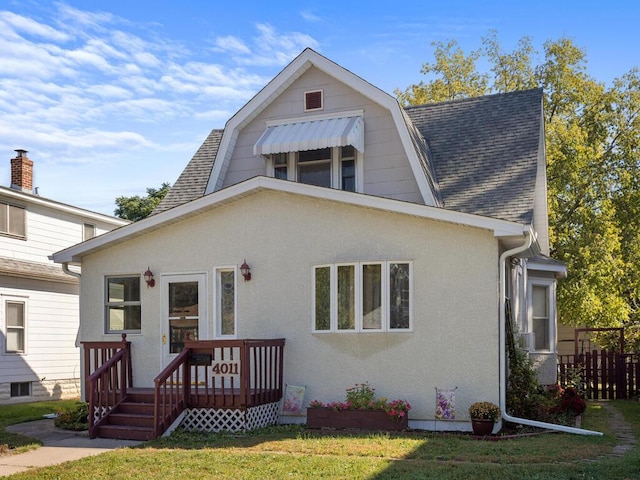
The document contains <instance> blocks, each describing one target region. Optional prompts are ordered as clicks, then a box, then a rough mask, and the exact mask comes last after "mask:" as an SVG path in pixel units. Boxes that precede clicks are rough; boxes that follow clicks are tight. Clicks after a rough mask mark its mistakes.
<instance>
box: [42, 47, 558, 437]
mask: <svg viewBox="0 0 640 480" xmlns="http://www.w3.org/2000/svg"><path fill="white" fill-rule="evenodd" d="M542 113H543V112H542V91H541V90H528V91H521V92H513V93H508V94H499V95H492V96H486V97H479V98H471V99H464V100H460V101H452V102H444V103H437V104H431V105H422V106H416V107H411V108H406V109H403V108H402V107H401V106H400V105H399V104H398V102H397V100H396V99H395V98H393V97H391V96H390V95H388V94H387V93H385V92H383V91H382V90H380V89H378V88H376V87H375V86H373V85H371V84H370V83H368V82H366V81H365V80H363V79H362V78H360V77H358V76H356V75H354V74H353V73H351V72H350V71H348V70H346V69H344V68H343V67H341V66H339V65H337V64H335V63H333V62H331V61H330V60H328V59H327V58H325V57H323V56H321V55H319V54H318V53H316V52H314V51H313V50H310V49H307V50H305V51H303V52H302V53H301V54H300V55H299V56H298V57H297V58H296V59H294V60H293V61H292V62H291V63H290V64H289V65H288V66H287V67H286V68H285V69H284V70H283V71H282V72H281V73H279V74H278V75H277V76H276V77H275V78H274V79H273V80H272V81H271V82H269V83H268V84H267V85H266V86H265V87H264V88H263V89H262V90H261V91H260V92H259V93H258V94H257V95H256V96H255V97H254V98H252V99H251V100H250V101H249V102H248V103H247V104H246V105H245V106H244V107H242V108H241V109H240V110H239V111H238V112H237V113H236V114H235V115H234V116H233V117H232V118H231V119H230V120H229V121H228V122H227V124H226V126H225V128H224V130H213V131H212V132H211V133H210V135H209V136H208V138H207V139H206V140H205V141H204V143H203V145H202V146H201V147H200V149H199V150H198V151H197V152H196V154H195V155H194V157H193V159H192V160H191V161H190V162H189V164H188V165H187V166H186V168H185V170H184V171H183V173H182V174H181V175H180V177H179V178H178V180H177V181H176V183H175V185H174V186H173V188H172V189H171V191H170V192H169V193H168V195H167V196H166V197H165V199H164V200H163V202H162V203H161V204H160V206H159V207H158V209H157V210H156V212H155V214H154V215H152V216H151V217H149V218H147V219H144V220H141V221H139V222H136V223H134V224H132V225H129V226H127V227H124V228H121V229H118V230H116V231H113V232H110V233H107V234H105V235H103V236H101V237H99V238H95V239H92V240H89V241H88V242H85V243H83V244H81V245H77V246H73V247H70V248H68V249H65V250H63V251H61V252H58V253H56V254H55V255H54V260H55V261H56V262H58V263H62V264H63V265H67V264H68V265H81V267H82V293H81V305H80V308H81V313H82V315H81V317H82V322H81V327H80V337H81V340H83V341H88V342H98V341H109V340H111V341H118V340H119V337H120V334H122V333H126V334H127V337H126V339H127V340H128V341H130V342H131V356H132V364H133V365H132V370H133V386H134V387H152V386H153V385H154V378H155V377H156V375H158V373H159V372H160V371H161V370H162V369H163V368H164V367H165V366H167V365H168V364H169V363H170V362H172V361H176V360H175V359H176V358H177V356H178V352H180V351H181V349H182V347H183V342H184V332H185V331H189V333H190V335H191V337H190V338H191V339H198V340H205V339H247V338H249V339H275V338H284V339H285V340H286V347H285V348H284V367H283V375H284V382H285V383H286V384H292V385H300V386H306V397H305V404H308V402H309V401H310V400H312V399H318V400H321V401H325V402H327V401H336V400H342V399H343V396H344V390H345V388H347V387H349V386H351V385H353V384H355V383H362V382H369V383H370V384H371V385H372V386H373V387H375V388H376V393H377V394H379V395H380V396H385V397H387V398H404V399H407V400H408V401H409V402H410V403H411V404H412V406H413V410H412V411H411V413H410V420H411V421H410V425H411V426H413V427H418V428H438V429H469V428H470V426H469V422H468V420H469V419H468V415H467V413H466V412H467V409H468V407H469V405H470V404H471V403H472V402H475V401H478V400H489V401H493V402H495V403H498V402H502V397H501V395H502V394H503V393H504V386H505V368H504V361H505V360H504V349H503V347H502V346H501V343H502V339H503V332H504V324H505V315H504V312H505V311H506V310H507V307H508V306H509V305H510V306H511V311H513V313H514V314H513V318H514V320H515V321H516V322H517V329H518V330H519V331H520V332H522V333H526V334H527V335H525V336H524V337H523V338H524V340H523V341H526V342H528V346H529V348H530V350H531V351H532V354H533V355H535V356H536V358H537V360H538V361H539V362H540V365H541V367H542V370H541V373H542V381H543V382H548V383H553V382H555V363H554V362H555V326H556V319H555V283H556V278H557V277H559V276H562V275H563V274H564V272H565V269H564V266H563V265H562V264H559V263H558V262H555V261H553V260H552V259H550V258H548V254H549V245H548V243H549V241H548V231H547V230H548V224H547V201H546V194H547V193H546V192H547V190H546V174H545V153H544V152H545V149H544V123H543V114H542ZM243 266H244V267H246V266H248V267H250V274H251V277H250V280H248V281H247V279H244V278H243V275H242V274H243V273H246V272H243V269H242V268H241V267H243ZM147 270H149V271H148V272H147V273H150V272H151V271H152V272H153V275H154V277H155V278H154V280H157V282H156V286H155V288H149V287H146V288H145V287H144V285H145V283H144V279H143V272H145V271H147ZM106 292H110V293H111V292H119V293H117V294H114V295H110V296H108V297H107V296H106V295H105V294H106ZM507 299H509V300H510V301H509V302H507ZM123 309H124V312H125V313H124V316H122V314H121V313H122V311H123ZM205 363H206V362H205ZM252 365H253V364H252ZM552 366H553V368H552ZM229 368H231V367H229ZM436 388H452V389H453V388H456V409H457V415H456V419H455V421H449V422H444V423H443V422H435V421H434V415H435V408H436V399H435V398H436V394H435V389H436ZM281 419H282V420H283V421H292V420H295V418H294V417H281ZM302 419H303V418H302Z"/></svg>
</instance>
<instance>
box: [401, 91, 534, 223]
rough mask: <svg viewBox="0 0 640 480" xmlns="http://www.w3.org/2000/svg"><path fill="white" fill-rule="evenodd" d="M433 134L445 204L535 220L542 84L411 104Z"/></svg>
mask: <svg viewBox="0 0 640 480" xmlns="http://www.w3.org/2000/svg"><path fill="white" fill-rule="evenodd" d="M406 112H407V114H408V115H409V117H410V118H411V121H412V122H413V124H414V125H415V126H416V127H417V128H418V130H420V132H422V134H423V135H424V136H425V138H426V139H427V143H428V144H429V148H430V150H431V154H432V158H433V161H434V165H435V170H436V173H437V175H438V181H439V184H440V191H441V193H442V197H443V201H444V206H445V208H449V209H452V210H457V211H460V212H466V213H474V214H476V215H483V216H487V217H493V218H500V219H503V220H509V221H514V222H519V223H523V224H531V223H532V220H533V201H534V191H535V181H536V172H537V160H538V156H539V155H540V154H541V152H540V149H541V142H540V140H541V126H542V122H543V120H542V89H534V90H525V91H519V92H511V93H504V94H497V95H488V96H484V97H476V98H467V99H464V100H455V101H449V102H442V103H434V104H427V105H419V106H415V107H409V108H407V109H406Z"/></svg>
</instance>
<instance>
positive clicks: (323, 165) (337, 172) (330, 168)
mask: <svg viewBox="0 0 640 480" xmlns="http://www.w3.org/2000/svg"><path fill="white" fill-rule="evenodd" d="M360 164H361V162H358V152H357V150H356V149H355V148H354V147H353V146H351V145H346V146H344V147H332V148H320V149H316V150H304V151H300V152H290V153H274V154H271V155H270V156H269V175H271V176H273V177H275V178H279V179H281V180H291V181H294V182H300V183H306V184H308V185H317V186H320V187H331V188H336V189H340V190H345V191H349V192H355V191H358V184H357V182H358V177H359V176H361V174H360V173H359V172H358V167H359V165H360Z"/></svg>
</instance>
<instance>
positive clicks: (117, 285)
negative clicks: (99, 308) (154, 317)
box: [105, 275, 142, 333]
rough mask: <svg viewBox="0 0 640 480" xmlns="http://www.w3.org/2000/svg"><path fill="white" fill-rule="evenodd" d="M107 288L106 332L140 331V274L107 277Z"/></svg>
mask: <svg viewBox="0 0 640 480" xmlns="http://www.w3.org/2000/svg"><path fill="white" fill-rule="evenodd" d="M105 289H106V302H105V324H106V325H105V330H106V333H122V332H127V333H140V330H141V323H142V310H141V304H140V276H139V275H132V276H118V277H107V278H106V285H105Z"/></svg>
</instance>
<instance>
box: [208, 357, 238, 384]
mask: <svg viewBox="0 0 640 480" xmlns="http://www.w3.org/2000/svg"><path fill="white" fill-rule="evenodd" d="M211 376H212V377H213V378H218V377H238V379H239V378H240V361H239V360H214V361H213V362H212V363H211Z"/></svg>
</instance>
